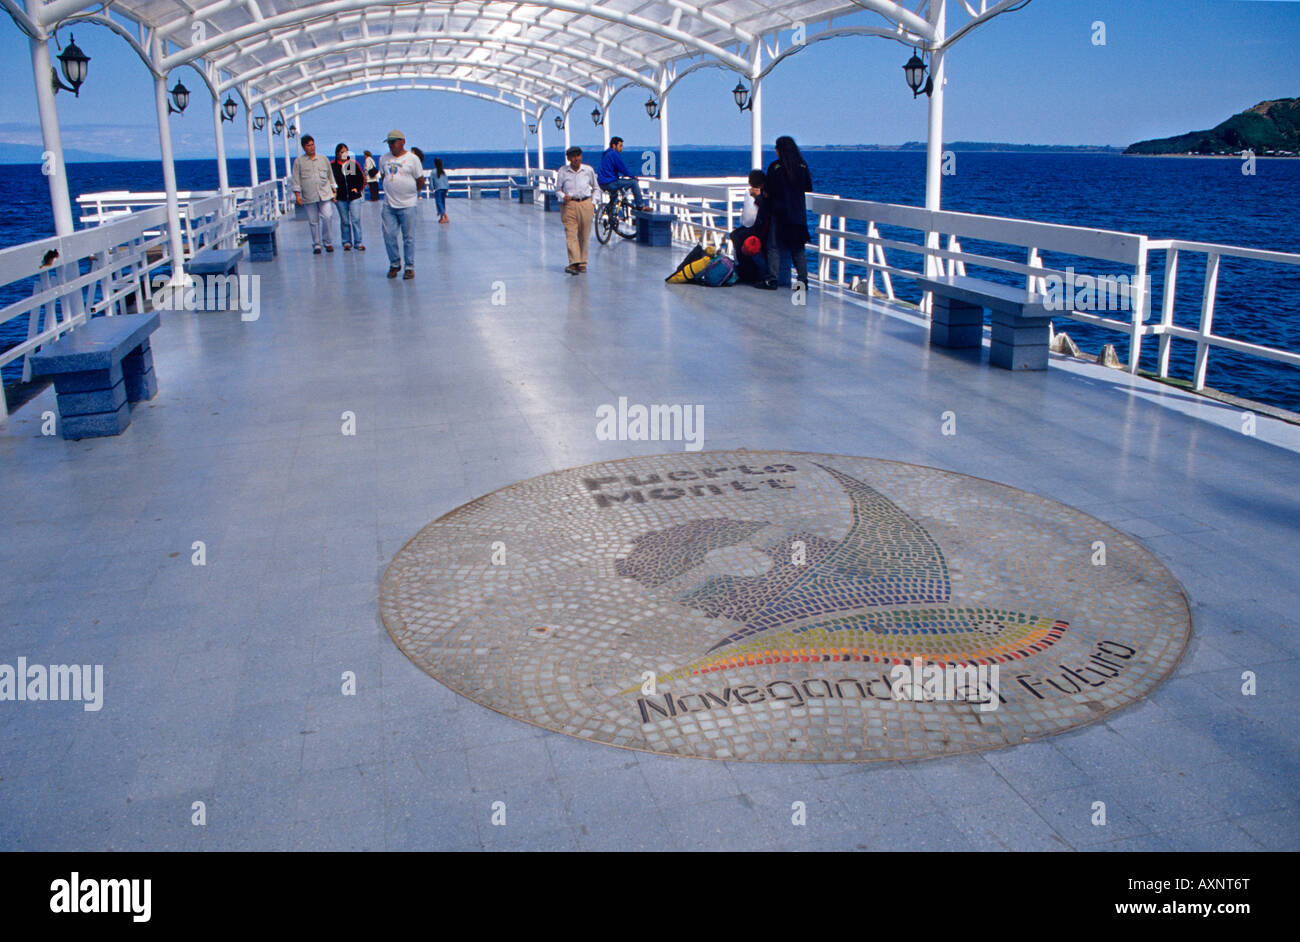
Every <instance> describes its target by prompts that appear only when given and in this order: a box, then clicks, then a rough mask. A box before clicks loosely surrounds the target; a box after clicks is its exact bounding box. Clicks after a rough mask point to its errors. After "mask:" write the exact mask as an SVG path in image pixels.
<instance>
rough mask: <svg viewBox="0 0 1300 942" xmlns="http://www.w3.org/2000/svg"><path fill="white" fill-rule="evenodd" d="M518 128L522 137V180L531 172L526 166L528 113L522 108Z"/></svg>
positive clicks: (527, 158)
mask: <svg viewBox="0 0 1300 942" xmlns="http://www.w3.org/2000/svg"><path fill="white" fill-rule="evenodd" d="M519 127H520V129H521V130H522V131H523V135H524V178H525V179H527V177H528V174H529V173H531V172H532V167H530V166H529V164H528V161H529V160H530V158H529V156H528V112H526V111H524V109H523V108H520V109H519Z"/></svg>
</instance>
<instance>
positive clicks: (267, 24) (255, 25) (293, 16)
mask: <svg viewBox="0 0 1300 942" xmlns="http://www.w3.org/2000/svg"><path fill="white" fill-rule="evenodd" d="M426 2H428V0H392V2H387V3H385V2H382V0H381V2H378V3H377V2H376V0H330V2H328V3H322V4H316V5H313V6H310V7H304V8H299V9H295V10H289V11H286V12H284V13H280V14H277V15H276V16H271V17H266V18H265V19H263V20H260V21H257V22H252V23H246V24H244V25H243V26H238V27H236V28H234V29H231V30H226V31H224V32H222V33H221V34H220V35H218V36H215V37H213V38H211V39H207V40H204V41H203V42H201V43H197V44H195V45H193V46H189V47H187V48H185V49H183V50H180V51H179V52H175V53H172V55H170V56H166V57H165V58H164V59H163V62H162V63H160V65H162V66H164V67H167V68H172V67H174V66H175V65H177V64H179V63H181V62H184V61H187V60H189V59H200V58H203V57H205V56H207V55H209V54H210V53H212V52H215V51H216V50H218V49H223V48H225V47H226V46H229V45H232V44H233V43H236V42H238V41H239V40H241V39H245V38H247V37H248V36H253V35H256V34H257V33H262V32H266V31H268V30H275V29H278V28H279V27H281V26H294V25H298V24H303V23H308V22H313V21H315V20H325V19H331V18H332V17H333V16H334V15H335V14H338V13H345V12H350V11H352V10H357V9H361V8H365V9H368V10H374V11H381V10H385V9H388V8H393V7H401V6H412V5H419V6H423V5H424V4H425V3H426ZM867 2H870V0H867ZM56 5H57V4H51V7H52V6H56ZM529 5H533V6H541V7H546V8H549V9H554V10H560V11H562V12H570V13H576V14H579V15H584V16H590V17H593V18H595V19H600V20H607V21H609V22H611V23H618V24H620V25H623V26H629V27H631V28H633V29H639V30H641V31H642V32H647V33H651V34H654V35H657V36H660V37H661V38H663V39H666V40H668V41H670V42H676V43H681V44H682V45H684V46H686V47H687V48H694V49H697V50H698V51H699V52H700V53H702V54H707V55H712V56H713V57H714V58H716V59H718V60H719V61H722V62H730V63H732V65H733V66H734V67H736V68H739V69H744V68H746V67H747V63H745V61H744V60H743V59H741V58H740V57H739V56H737V55H736V54H735V53H732V52H728V51H727V50H726V49H723V48H722V47H721V46H718V45H717V44H715V43H711V42H705V41H703V40H700V39H697V38H696V37H694V36H692V35H691V34H689V33H686V32H684V31H683V30H680V29H677V28H675V27H673V26H671V25H664V24H662V23H656V22H654V21H653V20H648V19H646V18H645V17H641V16H637V15H636V14H631V13H622V12H620V11H616V10H606V9H604V8H602V7H598V6H592V5H591V4H589V3H586V2H583V0H534V2H533V3H531V4H529ZM206 15H211V14H204V11H203V10H202V9H200V10H198V11H195V13H194V15H193V16H191V17H185V18H184V19H183V21H182V22H198V21H199V20H202V19H204V18H205V16H206ZM732 32H733V35H735V38H736V39H737V40H738V41H740V42H744V43H748V42H752V41H753V38H754V37H752V36H750V34H748V33H742V32H739V31H734V30H732Z"/></svg>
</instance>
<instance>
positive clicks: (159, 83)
mask: <svg viewBox="0 0 1300 942" xmlns="http://www.w3.org/2000/svg"><path fill="white" fill-rule="evenodd" d="M149 46H150V48H149V58H150V59H152V60H153V61H154V62H155V63H158V62H161V61H162V58H163V47H162V39H161V37H160V36H159V35H158V32H157V30H155V31H154V33H153V38H152V39H151V40H150V43H149ZM153 101H154V110H155V111H156V112H157V117H158V150H159V153H160V155H161V157H162V172H163V189H164V190H166V191H167V243H168V245H169V246H170V250H171V268H172V277H171V283H172V284H173V285H181V284H184V283H185V281H186V278H185V246H184V243H183V242H182V241H181V206H180V200H179V199H178V198H177V196H176V164H175V163H173V161H172V126H171V116H170V115H169V114H168V113H167V76H166V75H165V74H164V75H155V76H154V79H153Z"/></svg>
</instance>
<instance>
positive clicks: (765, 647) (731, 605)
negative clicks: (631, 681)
mask: <svg viewBox="0 0 1300 942" xmlns="http://www.w3.org/2000/svg"><path fill="white" fill-rule="evenodd" d="M817 467H819V468H821V469H822V470H823V471H825V472H826V473H827V474H829V475H830V476H831V477H832V478H833V479H834V480H835V481H836V482H837V483H838V484H839V485H840V487H841V488H843V490H844V492H845V494H846V495H847V496H848V499H849V504H850V509H851V513H852V520H851V523H850V526H849V529H848V532H847V533H846V534H845V535H844V538H843V539H841V540H827V539H825V538H823V537H819V536H816V535H814V534H811V533H802V532H796V533H792V534H789V535H787V536H785V537H783V538H782V539H780V540H777V541H775V542H773V543H770V544H768V545H767V546H765V547H763V552H764V553H765V554H766V555H767V556H769V557H770V558H771V560H772V566H771V568H770V569H769V570H768V571H767V572H764V573H763V574H762V575H758V576H716V577H713V578H711V579H709V580H707V581H706V582H705V583H703V584H702V585H700V586H699V587H697V588H695V589H693V590H692V591H690V592H687V593H685V594H684V595H681V596H679V597H678V601H680V602H681V603H682V604H683V605H687V606H689V607H691V608H695V609H698V610H699V611H702V612H704V613H705V614H706V615H708V616H709V617H711V618H724V619H727V620H729V621H732V622H735V623H738V624H739V625H740V626H741V627H739V628H738V629H737V630H735V631H733V632H732V633H731V634H729V635H727V636H726V637H725V638H723V639H722V640H720V641H718V642H717V643H716V644H714V645H713V646H712V647H710V648H709V649H708V651H707V652H706V653H705V655H704V656H703V657H701V658H700V659H698V660H696V661H694V662H693V663H691V664H689V665H686V666H685V667H683V668H681V669H680V670H678V671H674V672H673V673H672V674H669V675H667V676H666V677H664V678H662V679H663V680H673V679H677V678H680V677H686V676H689V675H691V674H706V673H711V672H714V671H720V670H726V669H728V668H734V667H742V666H750V665H754V664H778V663H791V662H814V661H867V662H874V663H878V664H899V663H906V662H910V661H911V660H912V659H913V658H915V657H920V658H922V659H923V660H925V661H926V662H927V663H934V664H941V665H954V666H955V665H965V664H973V665H980V664H997V663H1005V662H1008V661H1013V660H1017V659H1019V658H1024V657H1029V656H1030V655H1033V654H1036V653H1038V652H1040V651H1044V650H1046V649H1047V648H1048V647H1050V646H1051V645H1053V644H1055V643H1056V641H1058V640H1059V639H1060V638H1061V636H1062V635H1063V633H1064V632H1065V631H1066V630H1067V629H1068V627H1069V626H1068V624H1067V623H1066V622H1064V621H1061V620H1059V619H1056V618H1051V617H1047V616H1042V615H1030V614H1026V613H1023V612H1017V611H1011V610H1007V609H997V608H979V607H971V606H952V605H949V604H948V603H949V601H950V600H951V597H952V589H951V583H950V580H949V576H948V564H947V561H946V560H945V558H944V555H943V550H942V549H941V548H940V547H939V544H938V543H936V542H935V541H934V539H933V537H931V536H930V534H929V533H927V532H926V530H925V528H924V527H922V526H921V525H920V524H919V523H917V522H916V521H915V520H913V519H912V518H911V517H909V516H908V515H907V514H906V513H905V512H904V511H903V510H902V509H901V508H899V507H898V505H897V504H895V503H894V502H893V501H891V500H889V499H888V498H887V497H885V496H884V495H883V494H881V493H880V492H879V491H877V490H875V489H874V488H872V487H871V486H870V485H868V484H865V483H863V482H862V481H859V480H857V479H856V478H853V477H850V476H849V475H847V474H844V473H843V472H840V471H837V470H835V469H834V468H828V467H826V466H825V465H820V464H819V465H817ZM769 525H770V524H768V523H766V522H759V521H742V520H730V519H726V518H715V519H706V520H693V521H690V522H688V523H684V524H679V525H678V526H674V527H668V528H666V529H663V530H656V531H653V532H651V533H646V534H643V535H642V536H640V537H638V538H637V539H636V540H635V541H634V543H633V550H632V552H631V553H630V554H628V556H627V557H625V558H624V559H620V560H617V561H616V562H615V570H616V571H617V572H618V574H619V575H621V576H626V577H629V578H633V579H636V580H637V581H638V582H640V583H642V584H643V585H646V586H648V587H658V586H662V585H664V584H665V583H667V582H670V581H671V580H673V579H675V578H677V577H679V576H681V575H684V574H686V573H688V572H689V571H690V570H692V569H694V568H695V567H696V566H698V565H700V564H701V563H703V562H704V559H705V557H706V556H707V555H708V553H709V552H711V551H712V550H715V549H718V548H721V547H725V546H734V545H738V544H741V543H743V542H744V541H746V540H748V539H749V538H750V537H752V536H754V535H755V534H757V533H759V532H761V531H762V530H763V529H765V528H766V527H768V526H769ZM796 541H802V543H803V545H804V559H805V562H804V563H803V565H798V564H796V563H795V562H794V558H795V553H794V550H795V546H794V544H795V542H796ZM845 613H850V614H845ZM827 616H838V617H829V618H828V617H827Z"/></svg>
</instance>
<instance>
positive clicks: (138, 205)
mask: <svg viewBox="0 0 1300 942" xmlns="http://www.w3.org/2000/svg"><path fill="white" fill-rule="evenodd" d="M216 192H217V191H216V190H181V191H179V192H178V193H177V194H176V197H177V199H179V200H180V202H181V204H182V205H184V204H185V203H188V202H189V201H190V200H197V199H203V198H205V197H208V196H214V195H216ZM77 205H78V206H79V207H80V208H81V224H82V225H84V226H99V225H103V224H104V223H106V222H113V221H114V220H116V219H120V218H122V217H123V216H125V215H127V214H128V213H132V212H138V211H140V210H142V209H153V208H154V207H155V206H166V205H167V194H166V193H133V192H131V191H130V190H106V191H104V192H102V193H82V194H81V195H80V196H78V197H77Z"/></svg>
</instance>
